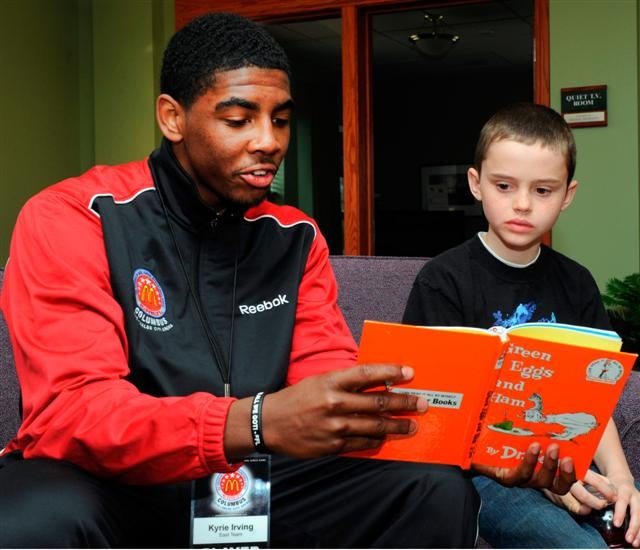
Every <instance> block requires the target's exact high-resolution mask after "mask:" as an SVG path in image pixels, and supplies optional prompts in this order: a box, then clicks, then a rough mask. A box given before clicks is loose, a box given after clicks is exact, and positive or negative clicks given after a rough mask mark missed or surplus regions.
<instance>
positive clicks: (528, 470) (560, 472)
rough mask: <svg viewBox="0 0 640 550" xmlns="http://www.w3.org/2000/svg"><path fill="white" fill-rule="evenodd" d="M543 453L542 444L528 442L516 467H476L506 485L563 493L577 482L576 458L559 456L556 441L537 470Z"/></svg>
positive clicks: (475, 467) (478, 465) (477, 470)
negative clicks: (574, 461) (574, 464)
mask: <svg viewBox="0 0 640 550" xmlns="http://www.w3.org/2000/svg"><path fill="white" fill-rule="evenodd" d="M539 456H540V444H539V443H532V444H531V445H529V448H528V449H527V452H526V453H525V455H524V458H523V459H522V462H521V463H520V464H519V465H518V466H517V467H516V468H499V467H497V466H484V465H480V464H473V465H472V467H473V469H474V470H475V471H476V472H477V473H479V474H482V475H485V476H487V477H489V478H491V479H494V480H495V481H497V482H498V483H500V484H501V485H504V486H505V487H532V488H535V489H548V490H549V491H551V492H552V493H555V494H558V495H564V494H565V493H567V492H568V491H569V489H571V486H572V485H573V484H574V483H575V481H576V472H575V469H574V466H573V459H572V458H570V457H564V458H562V459H559V449H558V445H557V444H552V445H549V447H548V448H547V452H546V453H545V455H544V460H543V462H542V468H540V469H539V470H538V471H536V469H535V468H536V465H537V464H538V459H539Z"/></svg>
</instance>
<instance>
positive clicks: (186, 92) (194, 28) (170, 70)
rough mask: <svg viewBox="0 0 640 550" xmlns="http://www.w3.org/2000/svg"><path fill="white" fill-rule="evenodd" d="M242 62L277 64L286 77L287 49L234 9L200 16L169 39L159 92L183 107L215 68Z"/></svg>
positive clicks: (203, 87)
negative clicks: (167, 95) (237, 13)
mask: <svg viewBox="0 0 640 550" xmlns="http://www.w3.org/2000/svg"><path fill="white" fill-rule="evenodd" d="M242 67H258V68H260V69H280V70H282V71H284V72H286V73H287V75H289V78H291V75H290V69H289V61H288V59H287V54H286V53H285V51H284V50H283V49H282V46H280V44H278V43H277V42H276V41H275V39H274V38H273V37H272V36H271V35H270V34H269V33H268V32H267V31H266V30H265V29H264V28H263V27H261V26H260V25H258V24H257V23H255V22H253V21H250V20H248V19H245V18H244V17H240V16H239V15H236V14H234V13H209V14H206V15H202V16H200V17H197V18H196V19H194V20H193V21H191V22H190V23H188V24H187V25H186V26H184V27H183V28H182V29H180V30H179V31H178V32H177V33H176V34H175V35H173V37H172V38H171V40H170V41H169V44H168V45H167V48H166V49H165V52H164V57H163V60H162V70H161V73H160V92H161V93H163V94H169V95H170V96H171V97H173V99H175V100H176V101H178V102H180V104H181V105H182V106H183V107H185V108H189V107H190V106H191V104H192V103H193V102H194V101H195V100H196V99H198V97H200V95H202V94H203V93H205V92H206V90H207V89H208V88H210V87H211V86H212V85H213V83H214V80H215V73H216V71H231V70H234V69H240V68H242Z"/></svg>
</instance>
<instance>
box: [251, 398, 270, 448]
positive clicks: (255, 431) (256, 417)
mask: <svg viewBox="0 0 640 550" xmlns="http://www.w3.org/2000/svg"><path fill="white" fill-rule="evenodd" d="M264 397H265V395H264V392H263V391H259V392H258V393H256V395H255V397H254V398H253V403H252V404H251V437H252V438H253V446H254V447H255V448H256V451H258V452H259V453H263V454H269V453H271V451H270V450H269V449H268V447H267V446H266V445H265V444H264V438H263V437H262V403H263V402H264Z"/></svg>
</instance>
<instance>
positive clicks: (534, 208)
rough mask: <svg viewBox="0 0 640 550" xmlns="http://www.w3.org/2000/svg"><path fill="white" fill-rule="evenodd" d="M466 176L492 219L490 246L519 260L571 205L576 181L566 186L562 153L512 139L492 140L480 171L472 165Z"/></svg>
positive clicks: (533, 252) (530, 256)
mask: <svg viewBox="0 0 640 550" xmlns="http://www.w3.org/2000/svg"><path fill="white" fill-rule="evenodd" d="M468 178H469V187H470V189H471V192H472V193H473V196H474V197H475V198H476V199H478V200H481V201H482V206H483V209H484V215H485V217H486V218H487V221H488V222H489V230H488V233H487V236H486V240H487V244H489V246H490V247H491V248H492V250H493V251H494V252H496V253H497V254H498V255H500V256H501V257H502V258H504V259H506V260H508V261H512V262H517V263H527V262H529V261H531V260H533V258H535V255H536V254H537V252H538V246H539V244H540V242H541V241H542V237H543V235H544V234H545V233H546V232H547V231H549V230H550V229H551V228H552V227H553V224H554V223H555V222H556V220H557V219H558V216H559V215H560V212H561V211H562V210H564V209H565V208H567V207H568V206H569V205H570V204H571V201H572V200H573V197H574V195H575V192H576V187H577V185H578V182H576V181H572V182H571V183H570V184H569V186H568V187H567V166H566V160H565V158H564V156H563V155H562V153H559V152H556V151H553V150H552V149H549V148H548V147H545V146H543V145H541V144H540V143H534V144H532V145H527V144H525V143H520V142H518V141H513V140H509V139H503V140H499V141H495V142H493V143H492V144H491V145H490V146H489V149H488V151H487V155H486V158H485V160H484V162H483V163H482V169H481V173H480V174H478V172H477V170H475V169H474V168H471V169H469V172H468Z"/></svg>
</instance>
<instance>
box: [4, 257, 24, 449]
mask: <svg viewBox="0 0 640 550" xmlns="http://www.w3.org/2000/svg"><path fill="white" fill-rule="evenodd" d="M3 277H4V270H3V269H0V292H1V291H2V280H3ZM19 425H20V389H19V386H18V379H17V377H16V368H15V364H14V362H13V352H12V351H11V343H10V341H9V333H8V331H7V324H6V323H5V320H4V316H3V315H2V311H0V449H2V448H3V447H4V446H5V445H6V444H7V443H8V442H9V440H10V439H11V438H12V437H13V436H14V435H15V434H16V431H17V430H18V426H19Z"/></svg>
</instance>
